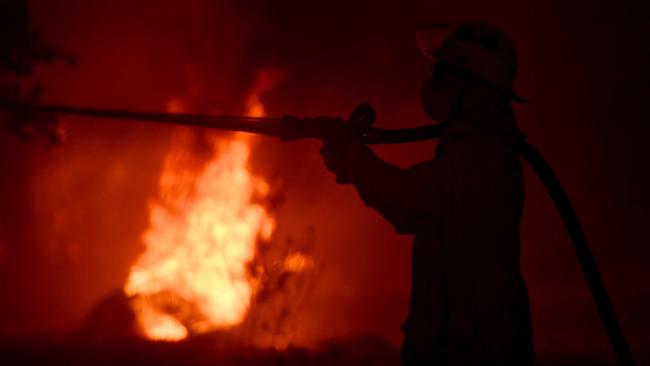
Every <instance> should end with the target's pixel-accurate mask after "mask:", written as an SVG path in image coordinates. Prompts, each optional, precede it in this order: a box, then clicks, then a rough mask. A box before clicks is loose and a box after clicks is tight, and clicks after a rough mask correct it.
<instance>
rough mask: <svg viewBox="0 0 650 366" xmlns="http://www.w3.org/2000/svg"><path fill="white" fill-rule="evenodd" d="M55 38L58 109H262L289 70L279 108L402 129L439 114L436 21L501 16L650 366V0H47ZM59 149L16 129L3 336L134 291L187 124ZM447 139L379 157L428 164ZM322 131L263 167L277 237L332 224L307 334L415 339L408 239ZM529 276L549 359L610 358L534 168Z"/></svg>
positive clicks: (5, 155) (39, 328) (308, 340)
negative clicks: (419, 41)
mask: <svg viewBox="0 0 650 366" xmlns="http://www.w3.org/2000/svg"><path fill="white" fill-rule="evenodd" d="M30 10H31V12H32V19H33V24H34V27H35V29H37V30H38V31H39V32H40V33H41V35H42V37H43V38H44V39H45V40H47V41H48V42H51V43H52V44H55V45H57V46H61V47H63V48H64V49H66V50H67V51H69V52H71V53H73V54H75V55H77V57H78V62H77V64H76V65H74V66H69V65H64V64H60V63H55V64H52V65H48V66H44V67H40V68H38V69H37V70H36V72H35V77H36V78H38V79H39V80H41V81H42V82H43V84H44V86H45V88H46V93H45V94H44V96H43V101H45V102H56V103H66V104H73V105H80V106H99V107H115V108H118V107H119V108H129V109H139V110H163V109H164V106H165V103H166V101H168V100H169V99H170V98H186V99H187V100H191V101H192V103H193V109H194V110H195V111H196V112H208V111H219V112H222V113H242V111H243V108H244V100H245V95H246V93H247V91H248V90H250V88H251V87H252V85H253V83H254V80H255V75H256V73H257V72H258V71H259V70H260V69H265V70H281V71H282V72H283V73H286V79H285V80H284V81H283V82H282V83H280V84H279V85H278V86H277V87H276V88H275V89H273V90H271V91H269V92H268V93H266V94H265V95H264V97H263V100H262V101H263V102H264V104H265V106H266V109H267V113H268V114H269V115H276V116H279V115H282V114H295V115H300V116H315V115H323V114H327V115H341V116H347V115H348V114H349V112H350V111H351V110H352V109H353V108H354V106H356V105H357V104H358V103H360V102H362V101H367V102H369V103H371V104H372V105H373V106H374V107H375V109H376V110H377V114H378V119H377V125H378V126H381V127H388V128H398V127H406V126H414V125H421V124H425V123H427V122H428V120H427V117H426V116H425V115H424V113H423V112H422V111H421V110H420V109H419V100H418V95H419V88H420V86H421V85H422V83H423V81H424V80H425V78H426V77H427V75H428V73H429V68H430V65H429V64H428V61H427V60H426V59H424V58H423V57H422V56H421V55H420V54H419V53H418V51H417V48H416V46H415V37H414V32H413V30H414V29H415V27H416V26H417V25H420V24H425V23H436V22H454V21H459V20H468V19H482V20H487V21H490V22H493V23H495V24H497V25H499V26H500V27H502V28H503V29H504V30H505V31H506V32H508V33H509V34H510V35H511V37H512V38H513V40H514V42H515V44H516V45H517V48H518V52H519V65H520V67H519V73H518V78H517V81H516V82H515V88H516V90H517V91H518V93H519V94H520V95H522V96H523V97H525V98H527V99H529V100H531V102H530V103H528V104H519V105H516V106H515V110H516V114H517V118H518V122H519V126H520V128H521V130H522V131H523V132H525V133H526V134H527V135H528V137H529V141H530V142H531V143H532V144H533V145H535V146H536V147H537V148H538V149H539V150H540V151H541V152H542V153H543V155H544V156H545V158H546V159H547V160H548V161H549V162H550V164H551V165H552V166H553V168H554V169H555V172H556V174H557V175H558V177H559V178H560V180H561V182H562V183H563V184H564V186H565V189H566V190H567V193H568V194H569V197H570V198H571V200H572V202H573V204H574V207H575V209H576V211H577V213H578V215H579V217H580V219H581V222H582V224H583V227H584V230H585V232H586V234H587V237H588V238H589V240H590V242H591V245H592V248H593V251H594V255H595V257H596V259H597V261H598V263H599V265H600V269H601V272H602V274H603V277H604V280H605V283H606V285H607V286H608V289H609V292H610V296H611V298H612V301H613V304H614V306H615V308H616V310H617V311H618V315H619V317H620V320H621V324H622V327H623V330H624V331H625V333H626V335H627V338H628V339H629V341H630V343H631V345H632V349H633V352H634V353H635V354H636V357H637V361H638V364H644V363H647V362H650V353H648V352H647V349H649V348H650V334H649V332H648V329H650V316H649V315H648V313H647V309H650V287H648V285H647V284H646V281H647V279H648V278H649V277H650V276H649V275H650V269H648V260H649V259H648V254H650V249H649V247H648V237H649V236H648V231H647V223H648V219H650V212H649V207H650V194H649V193H648V190H647V188H648V187H650V175H649V174H648V173H647V169H648V168H649V167H650V164H649V163H648V159H647V158H648V156H650V155H649V154H648V153H647V152H646V151H645V143H646V140H647V135H648V133H650V113H649V110H650V108H648V100H650V99H649V97H650V92H649V86H650V67H648V65H650V47H649V46H648V45H650V24H649V23H648V19H649V15H650V13H649V12H648V10H649V9H648V5H647V2H644V1H641V0H638V1H632V0H623V1H618V2H613V1H611V2H602V1H601V2H595V1H534V2H530V1H529V2H516V1H512V0H507V1H505V0H504V1H495V2H491V3H489V4H488V3H487V2H485V1H448V2H443V1H433V0H429V1H409V2H404V1H394V2H387V1H383V2H379V1H354V2H350V1H343V0H333V1H328V2H309V1H303V2H300V1H287V0H276V1H253V0H246V1H218V2H217V1H214V2H213V1H198V0H197V1H171V0H165V1H140V0H138V1H108V0H105V1H82V0H77V1H74V0H64V1H63V0H62V1H57V2H50V1H33V2H30ZM61 122H62V123H63V124H64V125H65V127H66V130H67V134H68V140H67V142H66V143H64V144H62V145H59V146H47V145H45V144H43V143H42V142H39V141H32V142H24V141H22V140H20V139H18V138H17V137H16V136H15V135H13V134H11V133H9V132H8V131H4V130H3V131H2V132H0V153H1V156H2V159H0V171H2V172H3V174H2V175H3V179H2V180H0V299H2V300H1V301H0V314H2V315H0V334H3V335H9V336H13V335H23V334H34V333H53V332H68V331H72V330H74V329H76V327H78V326H79V324H80V323H81V322H82V321H83V319H84V317H85V315H86V314H87V312H88V311H89V310H90V309H91V308H93V306H95V305H96V304H97V303H98V302H100V301H101V300H102V299H103V298H104V297H105V296H107V295H108V294H109V293H111V292H112V291H114V290H116V289H119V288H121V286H122V285H123V284H124V281H125V279H126V276H127V275H128V270H129V266H130V265H131V264H132V263H133V262H134V261H135V259H136V258H137V257H138V255H139V253H141V252H142V250H143V246H142V244H141V243H140V242H139V238H140V233H141V232H142V231H143V230H144V229H145V228H146V226H147V211H146V208H147V203H148V200H149V199H150V197H151V196H152V195H153V194H154V193H155V191H156V187H157V179H158V174H159V173H160V168H161V164H162V161H163V158H164V156H165V153H166V151H167V149H168V147H169V146H170V143H171V142H170V141H171V140H172V136H173V134H174V131H175V128H174V127H170V126H158V125H155V124H149V123H136V122H133V123H127V124H124V123H118V122H111V121H100V120H89V119H81V118H68V117H63V118H61ZM434 147H435V142H424V143H416V144H411V145H409V146H381V147H377V148H376V151H377V152H378V154H379V155H380V156H381V157H383V158H384V159H386V160H387V161H390V162H393V163H395V164H398V165H400V166H404V167H406V166H409V165H412V164H414V163H416V162H418V161H420V160H423V159H428V158H430V157H431V156H432V154H433V150H434ZM318 149H319V145H318V143H316V142H311V141H307V142H298V143H293V144H287V143H282V142H279V141H277V140H275V139H271V138H265V139H263V140H262V141H261V142H260V144H259V145H258V147H257V149H256V151H255V152H254V155H253V168H254V170H255V171H256V172H258V173H260V174H263V175H265V176H268V177H278V178H274V179H276V181H278V182H281V183H280V184H281V185H282V189H283V192H284V200H283V201H282V202H281V203H280V204H279V206H278V208H277V215H278V222H279V226H278V231H277V233H276V235H277V236H278V237H289V236H300V235H302V234H301V233H304V232H305V231H309V230H313V232H314V233H315V237H316V241H315V243H316V244H315V248H314V256H315V257H316V258H317V259H318V260H319V261H320V262H321V263H322V264H323V267H322V270H321V272H320V273H319V275H318V277H317V280H316V281H315V283H314V284H313V288H312V289H311V291H310V292H309V296H308V297H307V298H306V300H305V301H304V303H303V304H302V306H301V308H300V311H299V312H297V313H296V314H295V319H294V321H295V323H296V324H299V325H300V327H301V330H300V332H299V333H298V335H297V337H296V339H295V343H296V344H298V345H305V346H314V345H317V344H319V343H320V342H322V341H324V340H326V339H330V338H335V337H347V336H354V335H361V334H373V335H377V336H379V337H382V338H385V339H386V340H388V341H389V342H390V343H392V344H395V345H399V343H400V341H401V333H400V330H399V326H400V324H401V322H402V321H403V319H404V318H405V316H406V310H407V302H408V291H409V277H408V276H409V255H410V254H409V250H410V244H409V243H410V240H411V238H409V237H403V236H399V235H398V234H396V233H395V231H394V230H393V229H392V228H391V227H390V226H389V225H388V224H387V223H385V222H384V221H383V220H382V219H381V218H380V217H379V215H378V214H377V213H375V212H373V211H371V210H370V209H367V208H365V207H364V206H363V204H362V203H361V201H360V199H359V198H358V196H357V194H356V192H355V191H354V190H353V189H352V188H351V187H349V186H337V185H336V184H335V183H334V177H333V176H332V175H329V173H327V171H326V170H325V167H324V165H323V163H322V162H321V159H320V156H319V155H318ZM522 268H523V272H524V276H525V279H526V282H527V284H528V287H529V291H530V297H531V304H532V315H533V329H534V333H535V346H536V352H537V353H538V354H539V355H550V356H549V357H556V356H557V357H564V356H588V357H594V358H596V359H605V360H611V359H613V356H612V354H611V351H610V349H609V348H608V345H607V340H606V337H605V333H604V330H603V329H602V326H601V325H600V323H599V320H598V317H597V314H596V310H595V306H594V305H593V302H592V301H591V298H590V295H589V292H588V290H587V287H586V283H585V281H584V278H583V277H582V274H581V272H580V269H579V266H578V262H577V260H576V258H575V255H574V253H573V251H572V248H571V243H570V242H569V240H568V237H567V235H566V233H565V232H564V229H563V227H562V223H561V221H560V219H559V216H558V214H557V213H556V212H555V209H554V207H553V206H552V203H551V202H550V199H549V198H548V197H547V195H546V193H545V191H544V188H543V186H542V185H541V183H540V182H539V181H538V180H537V178H536V177H535V176H534V173H533V172H532V171H531V170H530V169H529V168H526V206H525V209H524V216H523V223H522Z"/></svg>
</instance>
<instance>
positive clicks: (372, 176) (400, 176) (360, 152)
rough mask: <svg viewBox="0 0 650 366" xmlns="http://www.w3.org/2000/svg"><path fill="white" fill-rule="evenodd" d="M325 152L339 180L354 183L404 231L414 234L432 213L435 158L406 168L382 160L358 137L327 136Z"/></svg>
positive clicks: (369, 202)
mask: <svg viewBox="0 0 650 366" xmlns="http://www.w3.org/2000/svg"><path fill="white" fill-rule="evenodd" d="M321 154H322V155H323V157H324V159H325V163H326V165H327V167H328V169H329V170H330V171H332V172H333V173H335V174H336V176H337V182H339V183H352V184H354V186H355V188H356V189H357V191H358V192H359V195H360V196H361V199H362V200H363V201H364V203H365V204H366V206H368V207H372V208H374V209H375V210H376V211H378V212H379V214H381V215H382V216H383V217H384V218H386V219H387V220H388V221H389V222H390V223H391V224H392V225H393V226H394V227H395V229H396V230H397V232H399V233H400V234H412V233H413V232H414V231H415V230H416V228H417V227H418V226H419V225H421V224H422V223H423V222H425V221H427V220H428V219H429V218H430V216H431V214H432V212H431V211H432V207H431V201H430V200H429V199H428V195H430V192H431V191H433V190H435V189H436V187H435V186H433V184H431V183H432V180H431V179H430V178H431V174H432V173H433V170H432V164H431V162H427V163H422V164H418V165H416V166H414V167H412V168H409V169H402V168H399V167H397V166H395V165H392V164H389V163H386V162H384V161H383V160H381V159H380V158H379V157H378V156H377V155H375V153H374V152H373V151H372V150H371V149H370V148H369V147H368V146H366V145H364V144H362V143H361V142H359V141H357V140H355V139H345V138H344V139H341V140H334V139H332V140H325V141H324V142H323V149H322V150H321Z"/></svg>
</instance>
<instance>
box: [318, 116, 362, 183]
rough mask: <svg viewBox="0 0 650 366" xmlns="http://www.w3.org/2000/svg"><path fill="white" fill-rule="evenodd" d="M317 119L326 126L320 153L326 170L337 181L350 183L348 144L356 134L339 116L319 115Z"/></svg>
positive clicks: (353, 139)
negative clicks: (333, 175)
mask: <svg viewBox="0 0 650 366" xmlns="http://www.w3.org/2000/svg"><path fill="white" fill-rule="evenodd" d="M318 119H319V123H321V125H322V126H326V128H325V131H326V134H325V136H324V138H323V147H322V148H321V150H320V154H321V155H322V156H323V160H324V161H325V166H326V167H327V170H329V171H330V172H332V173H334V174H335V175H336V182H337V183H339V184H350V183H352V180H351V179H350V177H349V170H348V169H349V167H348V146H349V145H350V143H353V142H354V141H355V139H356V138H357V136H356V134H355V133H354V131H353V130H352V128H351V126H350V125H349V124H348V123H347V122H345V120H343V119H342V118H340V117H334V118H332V117H319V118H318Z"/></svg>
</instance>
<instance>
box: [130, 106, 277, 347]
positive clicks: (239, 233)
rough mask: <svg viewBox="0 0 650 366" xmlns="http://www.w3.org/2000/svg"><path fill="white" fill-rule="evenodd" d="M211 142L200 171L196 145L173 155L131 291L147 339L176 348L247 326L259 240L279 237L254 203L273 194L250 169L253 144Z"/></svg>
mask: <svg viewBox="0 0 650 366" xmlns="http://www.w3.org/2000/svg"><path fill="white" fill-rule="evenodd" d="M168 109H170V110H172V111H174V112H179V111H182V103H181V102H180V101H179V100H171V101H170V102H169V103H168ZM252 112H255V113H257V111H252ZM210 140H211V142H210V143H211V145H212V148H213V153H212V155H211V156H210V158H209V159H208V162H207V163H206V164H205V165H204V166H203V168H202V169H200V170H198V171H197V169H196V166H195V165H196V164H192V156H191V154H189V153H188V152H187V151H188V150H190V149H191V145H190V143H188V142H185V143H181V144H180V146H177V147H175V148H174V149H172V151H170V152H169V154H168V155H167V157H166V159H165V162H164V166H163V170H162V174H161V176H160V180H159V189H160V192H159V199H158V200H157V201H155V202H153V203H152V204H151V205H150V209H149V219H150V223H149V228H148V229H147V230H146V232H145V233H144V234H143V236H142V239H143V242H144V244H145V246H146V251H145V252H144V254H143V255H142V256H141V257H140V258H139V259H138V261H137V263H135V265H133V266H132V268H131V272H130V275H129V277H128V280H127V282H126V285H125V288H124V290H125V293H126V294H127V295H129V296H132V297H134V300H133V302H132V307H133V310H134V312H135V314H136V317H137V322H138V326H139V328H140V330H141V331H142V334H143V335H144V336H145V337H146V338H149V339H152V340H166V341H177V340H181V339H184V338H186V337H187V336H188V335H189V334H196V333H204V332H207V331H211V330H214V329H218V328H228V327H232V326H235V325H237V324H239V323H241V322H242V321H243V319H244V317H245V316H246V313H247V310H248V308H249V306H250V301H251V298H252V295H253V293H254V290H255V284H256V280H255V279H254V278H251V276H250V275H249V272H248V269H247V265H248V264H249V262H250V261H251V260H252V259H253V257H254V255H255V246H256V243H257V241H258V240H259V239H260V238H261V239H264V240H268V239H269V238H270V237H271V235H272V233H273V229H274V225H275V223H274V220H273V218H272V217H271V215H270V214H269V213H267V212H266V211H265V209H264V208H263V207H262V206H261V205H259V204H256V203H254V202H253V199H254V198H258V199H259V198H264V197H265V196H266V195H267V194H268V193H269V190H270V187H269V185H268V183H267V182H266V181H265V180H264V179H263V178H261V177H258V176H255V175H253V174H252V173H251V172H250V170H249V169H248V158H249V155H250V150H251V144H252V142H251V141H250V140H251V139H250V137H248V136H246V135H244V134H235V135H233V136H232V137H231V138H216V137H214V136H213V137H211V138H210Z"/></svg>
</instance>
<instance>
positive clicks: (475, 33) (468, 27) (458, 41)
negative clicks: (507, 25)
mask: <svg viewBox="0 0 650 366" xmlns="http://www.w3.org/2000/svg"><path fill="white" fill-rule="evenodd" d="M417 41H418V47H419V48H420V50H421V51H422V53H424V54H425V55H426V56H427V57H429V58H431V59H433V60H436V61H441V62H445V63H446V64H449V65H451V66H453V67H457V68H460V69H462V70H464V71H466V72H468V73H470V74H471V75H474V76H475V77H477V78H479V79H481V80H483V81H485V82H487V83H488V84H490V85H491V86H493V87H494V88H496V89H497V90H499V91H500V92H502V93H504V94H506V95H507V96H508V97H510V98H511V99H513V100H515V101H518V102H526V100H525V99H523V98H521V97H520V96H518V95H517V93H515V92H514V90H513V88H512V84H513V82H514V80H515V75H516V74H517V52H516V50H515V46H514V44H513V42H512V40H511V39H510V38H509V37H508V35H507V34H506V33H505V32H504V31H502V30H501V29H499V28H497V27H495V26H494V25H491V24H489V23H486V22H481V21H472V22H463V23H460V24H458V25H457V26H450V25H446V24H437V25H431V26H426V27H421V28H420V29H418V31H417Z"/></svg>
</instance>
